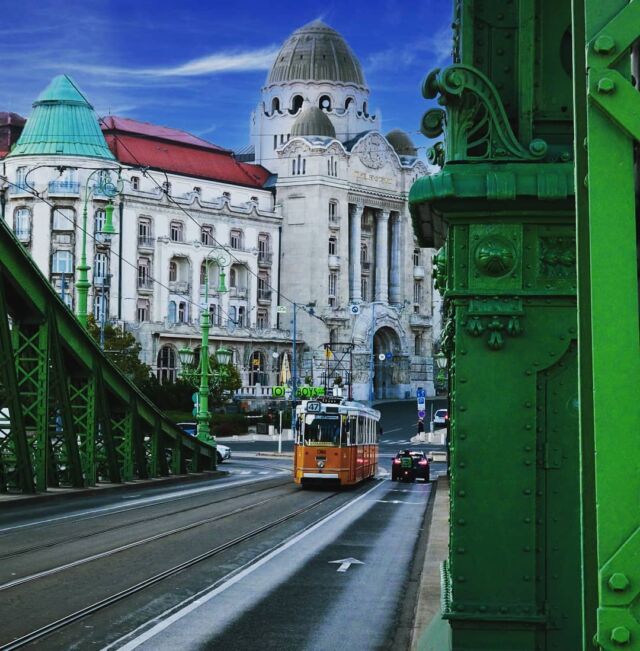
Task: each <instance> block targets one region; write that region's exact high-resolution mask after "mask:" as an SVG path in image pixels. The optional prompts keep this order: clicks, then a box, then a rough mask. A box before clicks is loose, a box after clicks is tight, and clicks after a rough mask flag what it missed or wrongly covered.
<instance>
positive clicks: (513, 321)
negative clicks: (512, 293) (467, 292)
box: [464, 298, 524, 350]
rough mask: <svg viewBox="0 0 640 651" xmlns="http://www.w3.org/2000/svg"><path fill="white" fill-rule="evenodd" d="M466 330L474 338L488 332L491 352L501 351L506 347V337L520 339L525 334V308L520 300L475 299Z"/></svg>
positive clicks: (465, 326) (472, 302) (470, 306)
mask: <svg viewBox="0 0 640 651" xmlns="http://www.w3.org/2000/svg"><path fill="white" fill-rule="evenodd" d="M467 316H468V318H467V320H466V321H465V322H464V329H465V330H466V331H467V334H469V335H470V336H472V337H481V336H482V335H483V334H484V333H485V332H486V331H488V333H489V336H488V337H487V346H489V348H491V350H501V349H502V348H504V345H505V335H508V336H509V337H519V336H520V335H521V334H522V333H523V332H524V328H523V327H522V321H521V319H522V317H523V316H524V308H523V306H522V300H521V299H519V298H515V299H514V298H502V299H498V298H492V299H487V298H485V299H481V300H479V299H473V300H472V301H471V303H470V305H469V311H468V312H467Z"/></svg>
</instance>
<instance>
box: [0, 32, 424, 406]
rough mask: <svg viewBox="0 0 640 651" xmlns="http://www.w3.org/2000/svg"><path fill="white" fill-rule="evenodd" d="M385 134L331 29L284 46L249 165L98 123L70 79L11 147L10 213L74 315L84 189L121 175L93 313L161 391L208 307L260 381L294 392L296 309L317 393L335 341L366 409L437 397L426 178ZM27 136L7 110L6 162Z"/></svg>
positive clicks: (166, 136)
mask: <svg viewBox="0 0 640 651" xmlns="http://www.w3.org/2000/svg"><path fill="white" fill-rule="evenodd" d="M3 115H4V116H7V118H6V120H5V122H6V124H4V123H3ZM380 124H381V119H380V115H379V114H377V115H376V114H373V112H372V111H371V109H370V107H369V89H368V87H367V86H366V83H365V79H364V75H363V73H362V69H361V66H360V63H359V61H358V59H357V58H356V56H355V55H354V54H353V52H352V51H351V50H350V48H349V46H348V45H347V44H346V42H345V41H344V39H343V38H342V37H341V36H340V35H339V34H338V33H337V32H335V31H334V30H333V29H331V28H329V27H327V26H326V25H325V24H323V23H321V22H319V21H316V22H313V23H311V24H309V25H306V26H305V27H303V28H301V29H299V30H297V31H296V32H294V33H293V34H292V35H291V37H290V38H289V39H288V40H287V41H286V42H285V43H284V45H283V46H282V48H281V51H280V53H279V54H278V57H277V58H276V60H275V62H274V64H273V67H272V69H271V71H270V72H269V75H268V78H267V82H266V84H265V86H264V87H263V89H262V96H261V100H260V102H259V104H258V106H257V108H256V110H255V111H254V113H253V114H252V117H251V141H252V144H251V146H250V147H248V148H247V149H245V150H244V151H243V152H239V153H238V154H236V155H235V156H234V155H233V154H232V152H230V151H228V150H224V149H222V148H220V147H217V146H216V145H213V144H211V143H209V142H206V141H204V140H202V139H200V138H197V137H195V136H192V135H190V134H188V133H185V132H182V131H178V130H175V129H170V128H166V127H159V126H157V125H151V124H147V123H142V122H138V121H135V120H129V119H126V118H116V117H109V118H106V119H105V120H102V121H101V122H100V123H99V122H98V119H97V117H96V115H95V113H94V112H93V109H92V108H91V106H90V105H89V104H88V102H87V100H86V99H85V98H84V96H83V95H82V94H81V93H80V92H79V91H78V89H77V87H76V86H75V84H74V83H73V82H72V81H71V80H70V79H69V78H68V77H66V76H62V77H58V78H56V79H54V80H53V81H52V83H51V85H50V86H49V87H48V88H47V89H46V90H45V91H44V92H43V94H42V95H41V96H40V97H39V98H38V101H36V103H35V104H34V111H33V113H32V115H31V116H30V118H29V119H28V120H27V123H26V126H25V127H24V130H23V131H22V135H21V136H20V138H19V140H18V142H17V144H15V146H14V147H13V149H12V150H11V152H10V153H8V155H6V156H5V157H4V158H2V156H3V152H1V151H0V165H1V166H2V168H1V169H2V174H3V175H4V176H6V178H8V179H9V181H10V182H9V183H4V184H2V183H0V203H1V207H2V216H3V217H4V218H5V219H7V220H8V221H9V222H10V223H11V224H12V225H13V227H14V229H15V232H16V234H17V235H18V237H19V239H20V240H21V241H22V242H23V244H24V245H25V246H26V247H27V248H28V249H29V251H30V252H31V254H32V255H33V258H34V260H35V261H36V262H37V264H38V265H39V266H40V268H41V269H42V270H43V272H44V273H45V274H46V275H48V277H49V278H50V279H51V282H52V283H53V284H54V286H56V287H57V288H58V290H59V291H60V292H61V294H64V296H65V300H66V301H67V302H68V303H69V304H70V305H73V304H74V301H75V300H76V299H75V291H74V277H75V278H76V280H77V277H76V268H77V266H78V263H79V256H80V249H81V242H82V220H81V217H82V210H83V205H84V199H85V196H86V195H85V191H86V187H87V181H88V179H89V176H90V175H91V174H92V173H93V172H94V171H95V170H96V169H112V170H120V175H121V183H120V185H121V193H120V195H119V198H118V200H117V204H116V212H115V226H116V230H117V231H118V235H117V236H116V238H115V239H114V241H113V244H112V247H111V251H108V250H105V249H104V247H103V246H102V243H101V242H100V237H99V235H98V232H99V230H100V227H101V225H102V223H103V220H104V206H105V203H106V199H107V198H106V197H105V196H101V195H100V193H99V192H95V193H93V194H92V195H91V196H90V197H89V199H88V202H87V207H88V214H89V219H88V227H87V233H88V244H89V246H88V264H89V266H90V267H91V271H90V275H91V280H92V287H91V289H90V303H89V305H90V309H89V311H90V312H93V313H94V315H95V316H96V320H97V321H100V320H101V318H102V315H103V314H104V315H105V318H109V319H110V320H114V321H117V322H120V323H123V324H124V325H125V326H126V328H127V329H128V330H130V331H131V332H133V333H134V334H135V335H136V337H137V338H138V340H139V341H140V343H141V344H142V348H143V356H144V360H145V361H146V362H147V363H149V364H151V365H152V366H153V367H154V369H155V370H156V371H157V373H158V376H159V377H160V378H167V377H169V378H173V377H175V376H176V373H177V370H178V366H179V362H178V356H177V351H178V349H179V348H180V347H182V346H184V345H185V344H187V345H191V346H195V345H197V344H198V342H199V310H200V306H201V304H202V303H205V304H206V305H207V308H208V310H209V312H210V314H211V317H212V321H213V328H212V330H211V348H212V349H214V348H216V347H217V346H219V345H222V344H224V345H225V346H228V347H230V348H232V350H233V351H234V362H235V363H236V364H237V365H238V367H239V368H240V370H241V372H242V374H243V380H244V382H245V384H247V385H251V386H256V385H263V386H264V385H271V384H276V383H279V382H280V380H281V377H282V369H283V368H286V367H287V366H290V364H291V350H292V335H293V332H292V331H291V329H292V302H295V303H296V304H298V305H300V309H298V310H297V317H298V318H297V326H298V327H297V332H296V335H297V340H298V349H297V350H298V352H299V355H298V359H299V375H300V378H301V379H303V378H305V377H306V376H309V375H313V378H314V381H315V382H316V383H317V382H318V381H320V380H321V379H322V374H323V372H324V371H325V370H326V355H325V352H324V344H326V343H328V342H333V343H336V342H339V343H342V344H348V345H353V378H352V379H353V386H352V389H353V395H354V397H355V398H357V399H367V398H368V397H369V394H370V389H373V390H374V393H375V396H376V397H377V398H394V397H405V396H406V395H408V394H412V395H414V394H415V388H416V387H417V386H423V387H425V389H426V390H427V392H428V393H429V394H431V393H433V380H432V372H431V365H430V361H431V346H432V332H431V325H432V322H431V316H432V314H431V286H432V283H431V255H430V254H429V253H428V252H427V251H425V250H422V249H419V248H417V247H416V245H415V241H414V237H413V230H412V227H411V223H410V218H409V213H408V206H407V197H408V191H409V188H410V186H411V184H412V182H413V181H414V180H415V179H416V178H417V177H418V176H421V175H424V174H426V173H427V169H426V167H425V165H424V164H423V163H422V162H421V161H419V160H418V158H417V157H416V150H415V147H414V145H413V143H412V142H411V139H410V138H409V136H408V135H407V134H405V133H403V132H401V131H398V130H394V131H391V132H389V133H388V134H387V135H386V136H383V135H382V134H381V132H380ZM3 128H4V131H3ZM22 128H23V125H22V122H21V119H20V117H19V116H16V115H15V114H0V149H2V148H5V150H7V149H8V145H7V144H4V145H3V142H4V141H5V140H7V138H4V139H3V136H7V134H8V136H7V137H8V139H9V140H11V141H12V142H14V141H15V137H16V136H17V135H18V134H19V133H20V130H21V129H22ZM95 178H96V177H95V175H94V176H93V177H92V179H93V181H92V183H93V182H94V181H95ZM88 187H92V185H89V186H88ZM223 249H224V250H225V251H226V252H227V253H226V255H227V257H228V258H229V259H230V264H229V267H228V268H226V269H225V272H226V278H227V284H228V285H229V288H230V291H229V292H228V293H225V294H217V292H216V291H215V289H216V287H217V283H218V277H219V275H218V274H219V271H220V269H219V268H218V267H217V266H216V265H215V264H214V265H209V266H210V292H209V295H208V296H204V292H203V289H204V284H205V283H204V280H205V267H206V266H207V265H206V264H205V261H206V260H207V257H209V258H211V257H217V256H218V254H219V253H220V251H221V250H223ZM311 313H313V316H312V315H311ZM382 358H384V360H383V359H382ZM372 371H373V372H372ZM345 379H348V378H346V377H345Z"/></svg>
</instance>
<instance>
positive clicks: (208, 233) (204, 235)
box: [200, 224, 213, 246]
mask: <svg viewBox="0 0 640 651" xmlns="http://www.w3.org/2000/svg"><path fill="white" fill-rule="evenodd" d="M200 241H201V242H202V243H203V244H204V245H205V246H213V226H211V224H203V226H202V229H201V230H200Z"/></svg>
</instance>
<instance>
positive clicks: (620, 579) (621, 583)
mask: <svg viewBox="0 0 640 651" xmlns="http://www.w3.org/2000/svg"><path fill="white" fill-rule="evenodd" d="M628 587H629V579H628V578H627V575H626V574H623V573H622V572H614V573H613V574H612V575H611V578H610V579H609V588H610V589H611V590H615V591H616V592H623V591H624V590H626V589H627V588H628Z"/></svg>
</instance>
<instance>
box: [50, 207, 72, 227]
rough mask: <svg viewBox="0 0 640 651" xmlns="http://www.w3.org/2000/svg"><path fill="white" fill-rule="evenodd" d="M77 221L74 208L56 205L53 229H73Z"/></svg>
mask: <svg viewBox="0 0 640 651" xmlns="http://www.w3.org/2000/svg"><path fill="white" fill-rule="evenodd" d="M75 221H76V211H75V210H74V209H73V208H65V207H60V206H54V208H53V230H54V231H72V230H73V228H74V225H75Z"/></svg>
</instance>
